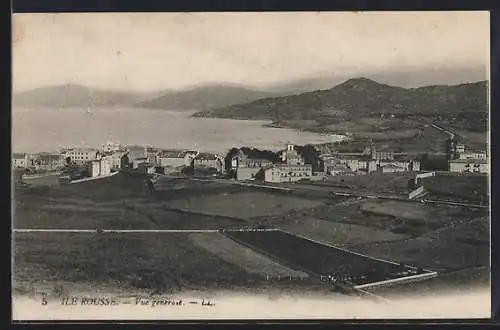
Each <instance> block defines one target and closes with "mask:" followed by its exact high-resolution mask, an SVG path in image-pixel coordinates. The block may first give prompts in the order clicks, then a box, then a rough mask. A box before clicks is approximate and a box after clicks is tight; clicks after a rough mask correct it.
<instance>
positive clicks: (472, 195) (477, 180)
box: [422, 175, 489, 203]
mask: <svg viewBox="0 0 500 330" xmlns="http://www.w3.org/2000/svg"><path fill="white" fill-rule="evenodd" d="M488 182H489V178H488V176H486V175H485V176H476V175H471V176H459V175H456V176H442V175H438V176H434V177H429V178H425V179H423V180H422V184H423V185H424V187H425V188H426V189H427V190H428V191H429V192H431V194H432V195H436V196H437V197H441V198H446V199H452V200H465V201H471V202H476V203H477V202H488V199H489V191H488Z"/></svg>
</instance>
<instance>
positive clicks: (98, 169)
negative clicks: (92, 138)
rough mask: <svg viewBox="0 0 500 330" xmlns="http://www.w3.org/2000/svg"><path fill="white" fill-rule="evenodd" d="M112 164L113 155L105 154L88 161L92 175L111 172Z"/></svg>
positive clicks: (103, 174)
mask: <svg viewBox="0 0 500 330" xmlns="http://www.w3.org/2000/svg"><path fill="white" fill-rule="evenodd" d="M112 164H113V161H112V159H111V156H104V157H102V158H101V159H97V160H92V161H90V162H88V163H87V169H88V172H89V175H90V176H91V177H97V176H105V175H109V174H111V168H112Z"/></svg>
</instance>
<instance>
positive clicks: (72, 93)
mask: <svg viewBox="0 0 500 330" xmlns="http://www.w3.org/2000/svg"><path fill="white" fill-rule="evenodd" d="M156 95H157V94H156V93H136V92H128V91H104V90H99V89H92V88H88V87H84V86H80V85H71V84H70V85H59V86H51V87H41V88H37V89H33V90H29V91H23V92H18V93H15V94H14V95H13V98H12V103H13V105H15V106H20V107H27V108H30V107H54V108H69V107H78V108H86V107H91V106H97V107H100V106H105V107H113V106H133V105H134V104H136V103H137V102H141V101H143V100H145V99H149V98H151V97H154V96H156Z"/></svg>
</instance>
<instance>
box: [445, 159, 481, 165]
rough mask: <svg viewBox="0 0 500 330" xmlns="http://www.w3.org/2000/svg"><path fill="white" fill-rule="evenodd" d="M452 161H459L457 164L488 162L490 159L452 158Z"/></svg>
mask: <svg viewBox="0 0 500 330" xmlns="http://www.w3.org/2000/svg"><path fill="white" fill-rule="evenodd" d="M450 163H457V164H459V163H460V164H469V163H470V164H488V161H487V160H486V159H453V160H450Z"/></svg>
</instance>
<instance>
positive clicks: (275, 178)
mask: <svg viewBox="0 0 500 330" xmlns="http://www.w3.org/2000/svg"><path fill="white" fill-rule="evenodd" d="M312 176H313V173H312V165H311V164H296V165H295V164H294V165H291V164H276V165H273V166H271V167H268V168H266V169H265V170H264V180H265V181H266V182H275V183H281V182H295V181H299V180H302V179H308V178H309V179H310V178H311V177H312Z"/></svg>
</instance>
